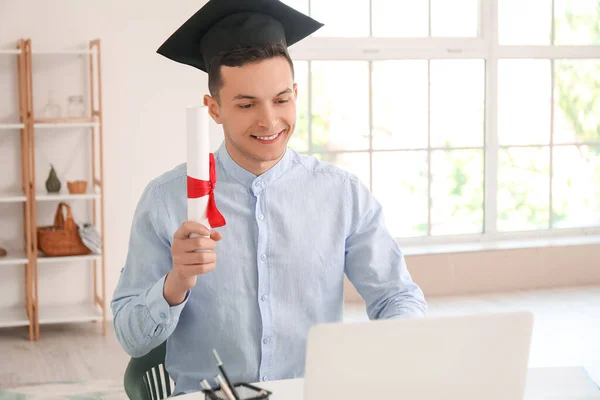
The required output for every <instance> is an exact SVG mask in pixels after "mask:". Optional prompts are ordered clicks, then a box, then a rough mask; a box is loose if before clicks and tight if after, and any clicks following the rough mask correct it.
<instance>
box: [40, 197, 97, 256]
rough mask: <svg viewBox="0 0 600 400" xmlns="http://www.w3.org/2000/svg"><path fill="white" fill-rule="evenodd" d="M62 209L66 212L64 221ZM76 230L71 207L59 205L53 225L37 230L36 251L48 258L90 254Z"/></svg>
mask: <svg viewBox="0 0 600 400" xmlns="http://www.w3.org/2000/svg"><path fill="white" fill-rule="evenodd" d="M63 209H66V210H67V219H66V220H65V217H64V215H63ZM78 229H79V228H78V227H77V224H76V223H75V220H74V219H73V215H72V214H71V207H70V206H69V205H68V204H66V203H60V204H59V205H58V208H57V209H56V215H55V216H54V225H51V226H39V227H38V228H37V239H38V249H39V250H41V251H42V252H43V253H44V254H45V255H46V256H48V257H57V256H78V255H85V254H90V253H91V250H90V249H88V248H87V247H86V246H85V244H83V242H82V241H81V237H80V236H79V232H78Z"/></svg>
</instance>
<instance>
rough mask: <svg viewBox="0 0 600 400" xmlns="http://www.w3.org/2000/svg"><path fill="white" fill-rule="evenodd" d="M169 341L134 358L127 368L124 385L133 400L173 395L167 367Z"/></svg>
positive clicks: (162, 397)
mask: <svg viewBox="0 0 600 400" xmlns="http://www.w3.org/2000/svg"><path fill="white" fill-rule="evenodd" d="M166 354H167V342H163V343H162V344H161V345H160V346H158V347H155V348H154V349H152V350H151V351H150V352H149V353H148V354H146V355H144V356H142V357H139V358H132V359H131V360H129V364H127V369H126V370H125V378H124V386H125V392H126V393H127V397H129V398H130V399H131V400H162V399H165V398H167V397H169V396H170V395H171V379H170V377H169V373H168V372H167V369H166V368H165V357H166Z"/></svg>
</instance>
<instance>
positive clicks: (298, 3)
mask: <svg viewBox="0 0 600 400" xmlns="http://www.w3.org/2000/svg"><path fill="white" fill-rule="evenodd" d="M280 1H281V2H282V3H284V4H287V5H288V6H290V7H292V8H295V9H296V10H298V11H300V12H301V13H302V14H305V15H308V13H309V10H308V0H280Z"/></svg>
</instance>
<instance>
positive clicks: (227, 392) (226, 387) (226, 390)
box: [215, 374, 239, 400]
mask: <svg viewBox="0 0 600 400" xmlns="http://www.w3.org/2000/svg"><path fill="white" fill-rule="evenodd" d="M215 381H217V383H218V384H219V386H220V387H221V391H222V392H223V393H225V396H227V398H228V399H229V400H236V397H235V396H234V395H233V393H231V390H230V389H229V385H228V384H227V382H225V380H224V379H223V377H222V376H221V375H220V374H219V375H217V376H215ZM237 400H239V399H237Z"/></svg>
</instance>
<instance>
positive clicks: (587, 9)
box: [554, 0, 600, 45]
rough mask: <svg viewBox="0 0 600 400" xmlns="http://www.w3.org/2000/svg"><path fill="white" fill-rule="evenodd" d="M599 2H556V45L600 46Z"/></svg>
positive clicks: (589, 0) (585, 0)
mask: <svg viewBox="0 0 600 400" xmlns="http://www.w3.org/2000/svg"><path fill="white" fill-rule="evenodd" d="M598 21H600V3H599V2H598V0H554V26H555V29H556V34H555V40H554V43H555V44H559V45H600V27H599V26H598Z"/></svg>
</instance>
